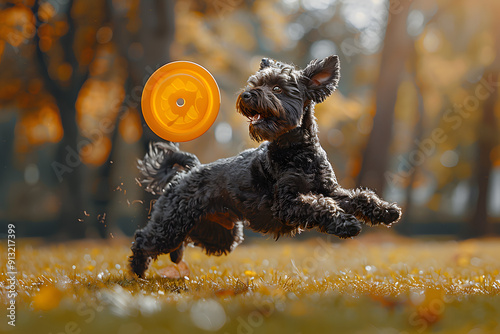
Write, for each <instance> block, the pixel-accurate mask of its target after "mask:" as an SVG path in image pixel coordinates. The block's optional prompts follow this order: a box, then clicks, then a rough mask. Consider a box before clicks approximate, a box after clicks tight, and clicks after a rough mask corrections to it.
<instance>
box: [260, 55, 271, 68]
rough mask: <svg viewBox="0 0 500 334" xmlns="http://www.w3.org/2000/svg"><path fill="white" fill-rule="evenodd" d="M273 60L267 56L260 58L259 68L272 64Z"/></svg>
mask: <svg viewBox="0 0 500 334" xmlns="http://www.w3.org/2000/svg"><path fill="white" fill-rule="evenodd" d="M273 63H274V62H273V60H272V59H269V58H262V60H261V61H260V69H259V70H262V69H264V68H266V67H269V66H271V65H272V64H273Z"/></svg>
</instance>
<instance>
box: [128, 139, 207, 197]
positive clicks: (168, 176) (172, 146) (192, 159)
mask: <svg viewBox="0 0 500 334" xmlns="http://www.w3.org/2000/svg"><path fill="white" fill-rule="evenodd" d="M178 146H179V144H176V143H172V142H156V143H152V144H149V152H147V153H146V155H145V156H144V159H142V160H138V161H137V168H139V170H140V171H141V173H142V175H143V176H144V178H143V179H142V180H140V181H139V182H140V183H141V184H142V185H143V186H145V187H144V189H145V190H146V191H149V192H150V193H152V194H153V195H156V194H162V193H163V190H164V189H165V187H166V186H167V185H168V184H169V183H170V181H172V179H173V177H174V176H176V175H177V174H179V173H183V172H187V171H188V170H189V169H191V168H192V167H194V166H196V165H199V164H200V161H199V160H198V158H197V157H196V156H195V155H194V154H191V153H187V152H183V151H181V150H179V147H178Z"/></svg>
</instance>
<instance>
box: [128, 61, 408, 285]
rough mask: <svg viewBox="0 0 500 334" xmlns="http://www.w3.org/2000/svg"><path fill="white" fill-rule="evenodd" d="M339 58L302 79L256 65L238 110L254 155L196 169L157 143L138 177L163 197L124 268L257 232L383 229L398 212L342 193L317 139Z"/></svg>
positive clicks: (216, 249)
mask: <svg viewBox="0 0 500 334" xmlns="http://www.w3.org/2000/svg"><path fill="white" fill-rule="evenodd" d="M339 70H340V67H339V61H338V57H337V56H330V57H327V58H325V59H322V60H313V61H312V62H311V63H310V64H309V65H308V66H307V67H306V68H305V69H304V70H298V69H296V68H295V67H293V66H292V65H289V64H285V63H281V62H278V61H275V60H271V59H263V60H262V62H261V65H260V70H259V71H258V72H257V73H256V74H254V75H252V76H251V77H250V78H249V79H248V86H247V87H246V88H245V89H244V90H243V91H242V92H241V94H240V95H239V97H238V101H237V106H236V107H237V111H238V112H239V113H241V114H242V115H243V116H245V117H247V118H248V119H249V123H250V125H249V132H250V136H251V137H252V138H253V139H255V140H257V141H262V140H267V141H266V142H264V143H263V144H261V145H260V146H259V147H258V148H256V149H249V150H246V151H243V152H241V153H240V154H239V155H237V156H235V157H231V158H227V159H221V160H217V161H215V162H212V163H210V164H206V165H202V164H200V163H199V161H198V159H197V158H196V157H195V156H194V155H192V154H190V153H186V152H182V151H180V150H179V149H178V147H177V146H176V145H175V144H173V143H155V144H153V146H151V148H150V152H149V153H147V154H146V156H145V157H144V159H143V160H142V161H140V162H139V169H140V170H141V172H142V173H143V175H144V176H145V180H144V181H143V183H144V184H146V189H147V190H148V191H151V192H153V193H158V194H161V196H160V197H159V199H158V200H157V201H156V203H155V205H154V209H153V213H152V216H151V220H150V221H149V223H148V225H147V226H146V227H144V228H143V229H139V230H137V231H136V233H135V242H134V243H133V245H132V252H133V255H132V256H131V257H130V267H131V269H132V271H133V272H134V273H136V274H137V275H138V276H140V277H142V276H144V273H145V271H146V270H147V268H148V266H149V263H150V262H151V260H152V259H156V257H157V256H158V255H160V254H167V253H170V258H171V260H172V261H173V262H175V263H178V262H179V261H180V260H181V259H182V255H183V251H184V247H185V245H186V244H187V243H194V244H195V245H198V246H200V247H202V248H203V249H204V250H205V251H206V253H207V254H213V255H222V254H227V253H228V252H230V251H232V250H233V249H234V248H235V247H236V246H238V245H239V244H240V243H241V242H242V241H243V224H245V225H246V226H248V227H249V228H250V229H252V230H254V231H258V232H261V233H269V234H273V235H274V236H275V237H276V238H278V237H279V236H281V235H293V234H295V233H299V232H301V231H302V230H306V229H312V228H316V229H318V230H319V231H321V232H324V233H329V234H334V235H337V236H339V237H340V238H347V237H352V236H355V235H357V234H358V233H359V232H360V231H361V223H365V224H371V225H376V224H385V225H387V226H390V225H391V224H393V223H396V222H397V221H399V219H400V217H401V209H400V208H399V207H398V206H397V205H396V204H395V203H388V202H385V201H383V200H382V199H380V198H379V197H378V196H377V195H376V194H375V193H374V192H373V191H371V190H367V189H355V190H347V189H343V188H342V187H341V186H340V185H339V184H338V183H337V180H336V178H335V174H334V172H333V169H332V166H331V165H330V163H329V162H328V159H327V156H326V153H325V151H324V150H323V148H322V147H321V145H320V143H319V140H318V131H317V125H316V120H315V117H314V105H315V104H316V103H320V102H322V101H324V100H325V99H326V98H327V97H328V96H329V95H330V94H331V93H333V92H334V91H335V89H336V87H337V84H338V81H339V78H340V74H339Z"/></svg>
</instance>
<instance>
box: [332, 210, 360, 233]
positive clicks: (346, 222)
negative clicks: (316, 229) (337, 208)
mask: <svg viewBox="0 0 500 334" xmlns="http://www.w3.org/2000/svg"><path fill="white" fill-rule="evenodd" d="M359 232H361V223H360V222H359V220H357V219H356V217H354V216H352V215H347V214H339V215H338V217H337V219H335V220H334V221H332V222H331V223H330V224H329V225H328V226H327V227H326V233H328V234H335V235H336V236H338V237H339V238H341V239H346V238H351V237H355V236H357V235H358V234H359Z"/></svg>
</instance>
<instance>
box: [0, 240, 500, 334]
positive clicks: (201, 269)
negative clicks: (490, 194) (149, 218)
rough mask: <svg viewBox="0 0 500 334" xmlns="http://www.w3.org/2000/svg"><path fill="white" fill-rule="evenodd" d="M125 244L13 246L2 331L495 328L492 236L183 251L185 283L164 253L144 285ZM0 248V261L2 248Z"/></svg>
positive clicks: (499, 307) (495, 244)
mask: <svg viewBox="0 0 500 334" xmlns="http://www.w3.org/2000/svg"><path fill="white" fill-rule="evenodd" d="M4 241H5V240H4ZM130 241H131V240H119V241H117V240H113V241H112V242H88V241H87V242H78V243H66V244H59V245H52V246H42V245H40V244H39V243H38V242H36V241H27V240H26V241H23V242H21V241H18V244H17V247H16V266H17V272H18V273H17V279H18V282H17V284H16V291H17V293H18V296H17V297H16V327H15V328H13V327H12V326H9V325H8V324H7V321H9V319H8V318H7V317H2V319H0V332H11V331H12V332H19V333H54V334H56V333H130V334H135V333H196V332H200V333H206V332H210V331H212V332H220V333H346V332H353V333H405V332H407V333H424V332H433V333H435V332H440V333H483V332H484V333H489V332H491V333H495V332H500V323H499V321H500V316H499V315H500V297H499V294H500V275H499V272H500V242H499V241H498V240H474V241H464V242H452V241H447V242H444V241H442V242H436V241H434V242H429V241H427V242H425V241H415V240H411V239H401V238H394V237H387V236H385V235H384V234H373V235H368V236H365V237H361V238H358V239H355V240H348V241H342V242H337V241H336V240H335V242H332V241H334V239H332V240H331V241H330V240H327V238H326V237H323V238H316V239H311V240H305V241H294V240H291V239H284V240H280V241H278V242H271V241H254V242H252V243H246V244H244V245H242V246H240V247H238V248H237V249H236V250H235V251H234V252H233V253H232V254H230V255H229V256H223V257H208V256H206V255H204V254H203V253H202V252H201V250H200V249H198V248H188V249H187V251H186V256H185V259H186V262H187V263H188V266H189V268H190V271H191V273H190V274H189V276H185V277H183V278H180V279H169V278H165V277H162V276H161V273H163V272H165V271H164V270H165V267H167V266H169V265H171V263H170V260H169V258H168V256H162V257H160V259H159V260H158V261H157V262H155V263H154V264H153V265H152V267H151V268H150V270H149V271H148V274H147V277H146V279H144V280H140V279H133V278H131V277H130V276H129V275H128V273H127V257H128V256H129V255H130V251H129V243H130ZM0 250H1V255H0V259H1V263H2V264H4V263H6V260H7V259H6V258H7V248H6V242H4V243H3V245H2V248H0ZM2 268H3V270H2V274H1V276H0V284H1V287H2V290H1V295H0V299H1V300H2V305H9V304H8V303H9V302H10V301H9V298H8V289H9V282H8V281H7V278H8V276H7V274H6V270H5V269H4V268H5V265H2ZM175 272H176V273H177V271H175ZM182 274H185V273H184V272H182ZM13 330H14V331H13Z"/></svg>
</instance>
